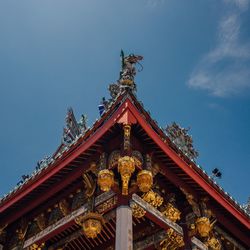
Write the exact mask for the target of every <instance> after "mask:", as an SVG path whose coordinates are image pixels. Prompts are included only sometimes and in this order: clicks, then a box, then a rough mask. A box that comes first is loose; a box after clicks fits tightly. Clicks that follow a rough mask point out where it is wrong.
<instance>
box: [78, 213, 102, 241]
mask: <svg viewBox="0 0 250 250" xmlns="http://www.w3.org/2000/svg"><path fill="white" fill-rule="evenodd" d="M75 222H76V223H77V224H78V225H80V226H81V227H82V230H83V233H84V234H85V236H86V237H87V238H92V239H94V238H96V237H97V235H98V234H99V233H101V231H102V225H103V224H104V219H103V217H102V215H101V214H98V213H94V212H89V213H87V214H86V215H82V216H78V217H77V218H76V219H75Z"/></svg>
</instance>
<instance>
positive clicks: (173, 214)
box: [162, 203, 181, 222]
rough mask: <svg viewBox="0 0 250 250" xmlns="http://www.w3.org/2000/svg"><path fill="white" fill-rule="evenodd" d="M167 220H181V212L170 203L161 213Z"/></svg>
mask: <svg viewBox="0 0 250 250" xmlns="http://www.w3.org/2000/svg"><path fill="white" fill-rule="evenodd" d="M162 214H164V215H165V216H166V217H167V218H168V219H169V220H171V221H173V222H176V221H177V220H180V218H181V212H180V211H179V210H178V209H177V208H176V207H175V206H174V205H173V204H171V203H168V204H167V206H166V208H165V210H164V211H163V212H162Z"/></svg>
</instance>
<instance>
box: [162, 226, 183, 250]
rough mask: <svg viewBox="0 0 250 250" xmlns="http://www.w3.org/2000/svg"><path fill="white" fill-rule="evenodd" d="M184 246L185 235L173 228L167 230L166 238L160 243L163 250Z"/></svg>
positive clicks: (172, 249) (173, 249)
mask: <svg viewBox="0 0 250 250" xmlns="http://www.w3.org/2000/svg"><path fill="white" fill-rule="evenodd" d="M183 246H184V241H183V237H182V236H181V235H179V234H177V233H176V232H175V231H174V230H173V229H172V228H169V229H168V230H167V232H166V237H165V239H164V240H163V241H161V243H160V247H161V250H175V249H178V248H180V247H183Z"/></svg>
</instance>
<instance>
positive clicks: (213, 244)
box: [205, 237, 221, 250]
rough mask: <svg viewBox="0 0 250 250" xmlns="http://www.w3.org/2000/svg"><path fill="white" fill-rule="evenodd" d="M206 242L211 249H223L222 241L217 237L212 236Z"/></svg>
mask: <svg viewBox="0 0 250 250" xmlns="http://www.w3.org/2000/svg"><path fill="white" fill-rule="evenodd" d="M205 244H206V245H207V246H208V247H209V248H210V249H211V250H221V243H220V241H219V240H218V239H217V238H215V237H211V238H209V239H208V240H207V242H205Z"/></svg>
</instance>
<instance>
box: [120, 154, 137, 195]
mask: <svg viewBox="0 0 250 250" xmlns="http://www.w3.org/2000/svg"><path fill="white" fill-rule="evenodd" d="M118 171H119V173H120V175H121V178H122V195H128V184H129V180H130V177H131V175H132V174H133V172H134V171H135V160H134V158H132V157H130V156H123V157H121V158H119V160H118Z"/></svg>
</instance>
